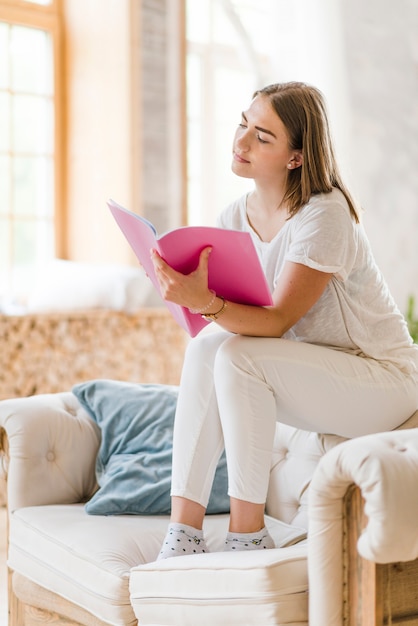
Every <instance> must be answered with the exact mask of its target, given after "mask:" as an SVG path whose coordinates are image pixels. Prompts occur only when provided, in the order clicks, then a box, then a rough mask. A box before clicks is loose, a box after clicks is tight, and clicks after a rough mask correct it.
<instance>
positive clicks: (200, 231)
mask: <svg viewBox="0 0 418 626" xmlns="http://www.w3.org/2000/svg"><path fill="white" fill-rule="evenodd" d="M107 205H108V207H109V209H110V211H111V212H112V215H113V217H114V218H115V220H116V222H117V223H118V225H119V227H120V229H121V231H122V232H123V234H124V235H125V237H126V239H127V240H128V242H129V244H130V245H131V248H132V249H133V251H134V252H135V254H136V256H137V258H138V260H139V262H140V264H141V265H142V267H143V268H144V270H145V272H146V273H147V275H148V277H149V278H150V279H151V281H152V282H153V284H154V286H155V288H156V290H157V291H158V293H159V295H160V296H161V292H160V287H159V284H158V280H157V277H156V275H155V272H154V266H153V264H152V261H151V256H150V250H151V248H155V250H157V251H158V252H159V254H160V256H161V257H162V258H163V259H164V260H165V261H166V262H167V263H168V264H169V265H170V266H171V267H172V268H173V269H175V270H177V271H178V272H181V273H182V274H189V273H190V272H192V271H193V270H195V269H196V267H197V265H198V263H199V256H200V253H201V251H202V250H203V249H204V248H206V247H207V246H211V248H212V252H211V254H210V257H209V288H210V289H213V290H214V291H215V292H216V293H217V294H219V295H220V296H223V297H224V298H226V299H227V300H230V301H231V302H239V303H240V304H253V305H258V306H268V305H271V304H272V303H273V302H272V298H271V293H270V289H269V287H268V284H267V280H266V277H265V275H264V272H263V269H262V267H261V264H260V260H259V258H258V256H257V252H256V249H255V246H254V243H253V241H252V239H251V235H250V233H247V232H241V231H236V230H225V229H223V228H215V227H211V226H184V227H182V228H177V229H175V230H172V231H170V232H168V233H165V234H163V235H160V236H158V235H157V232H156V230H155V228H154V226H153V225H152V224H151V222H149V221H148V220H146V219H144V218H143V217H140V216H139V215H137V214H136V213H132V212H131V211H128V210H127V209H124V208H123V207H121V206H119V205H118V204H116V202H114V201H113V200H109V201H108V203H107ZM164 303H165V305H166V306H167V308H168V309H169V311H171V314H172V315H173V317H174V319H175V320H176V321H177V322H178V323H179V324H180V326H182V327H183V328H184V329H185V330H186V331H187V332H188V333H189V335H190V336H191V337H195V336H196V335H197V334H198V333H199V332H200V331H201V330H202V328H204V327H205V326H206V325H207V324H208V323H209V322H208V321H207V320H205V319H204V318H203V317H202V316H201V315H200V314H198V313H190V311H189V309H187V308H185V307H182V306H180V305H179V304H174V303H172V302H168V301H166V300H164Z"/></svg>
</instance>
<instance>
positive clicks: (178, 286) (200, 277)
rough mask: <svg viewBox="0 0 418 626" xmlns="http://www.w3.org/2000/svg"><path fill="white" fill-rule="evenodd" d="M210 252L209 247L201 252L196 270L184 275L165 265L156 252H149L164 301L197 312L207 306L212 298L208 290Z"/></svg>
mask: <svg viewBox="0 0 418 626" xmlns="http://www.w3.org/2000/svg"><path fill="white" fill-rule="evenodd" d="M210 252H211V248H210V247H209V248H205V249H204V250H202V252H201V253H200V257H199V265H198V266H197V268H196V269H195V270H194V271H193V272H191V273H190V274H187V275H185V274H181V273H180V272H176V270H174V269H173V268H172V267H170V266H169V265H167V263H166V262H165V261H164V260H163V259H162V258H161V257H160V255H159V254H158V252H157V251H156V250H151V259H152V262H153V264H154V269H155V274H156V276H157V279H158V282H159V284H160V289H161V294H162V296H163V298H164V300H168V301H169V302H174V303H175V304H180V305H181V306H184V307H187V308H189V309H197V310H200V309H203V308H204V307H205V306H206V305H207V303H208V302H209V301H210V299H211V297H212V293H211V292H210V290H209V288H208V263H209V254H210Z"/></svg>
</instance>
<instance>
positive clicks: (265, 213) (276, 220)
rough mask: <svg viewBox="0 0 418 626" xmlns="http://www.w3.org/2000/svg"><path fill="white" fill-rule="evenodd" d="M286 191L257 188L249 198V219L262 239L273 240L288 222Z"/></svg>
mask: <svg viewBox="0 0 418 626" xmlns="http://www.w3.org/2000/svg"><path fill="white" fill-rule="evenodd" d="M283 197H284V191H282V190H279V189H270V190H263V191H261V190H260V189H258V188H256V189H255V190H254V191H253V192H251V193H250V194H249V196H248V198H247V219H248V221H249V223H250V225H251V227H252V228H253V230H254V231H255V232H256V233H257V235H258V236H259V237H260V239H261V241H267V242H269V241H271V240H272V239H274V237H275V236H276V235H277V233H278V232H279V231H280V230H281V229H282V228H283V226H284V225H285V224H286V221H287V218H288V217H289V213H288V210H287V207H286V206H285V205H284V204H283Z"/></svg>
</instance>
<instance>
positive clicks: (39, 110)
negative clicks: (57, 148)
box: [12, 96, 53, 154]
mask: <svg viewBox="0 0 418 626" xmlns="http://www.w3.org/2000/svg"><path fill="white" fill-rule="evenodd" d="M12 118H13V124H12V128H13V135H12V147H13V149H14V150H15V151H16V152H31V153H37V154H40V153H43V154H45V153H46V154H51V153H52V149H53V108H52V102H51V101H50V100H47V99H45V98H40V97H36V96H13V97H12Z"/></svg>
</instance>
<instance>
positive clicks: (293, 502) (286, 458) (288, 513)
mask: <svg viewBox="0 0 418 626" xmlns="http://www.w3.org/2000/svg"><path fill="white" fill-rule="evenodd" d="M343 441H345V439H344V438H343V437H338V436H337V435H321V434H319V433H312V432H308V431H305V430H300V429H297V428H294V427H292V426H287V425H286V424H280V423H278V424H277V426H276V435H275V440H274V451H273V458H272V464H271V473H270V483H269V491H268V495H267V505H266V513H267V514H268V515H271V516H272V517H275V518H278V519H281V520H282V521H284V522H286V523H287V524H295V525H296V526H300V527H302V528H306V529H307V528H308V490H309V489H308V488H309V483H310V481H311V479H312V476H313V473H314V471H315V468H316V466H317V464H318V462H319V459H320V458H321V457H322V456H323V455H324V454H325V453H326V452H327V451H328V450H330V449H331V448H333V447H334V446H336V445H337V444H339V443H341V442H343Z"/></svg>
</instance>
